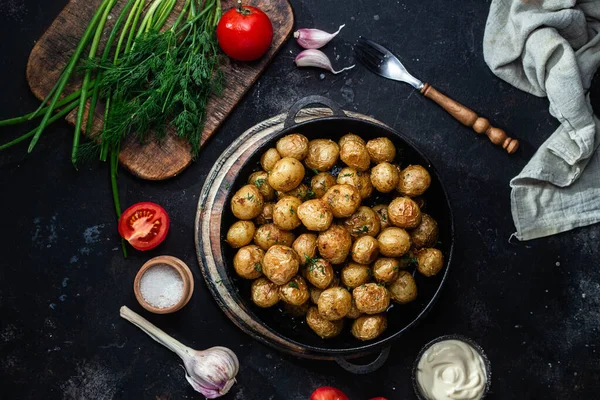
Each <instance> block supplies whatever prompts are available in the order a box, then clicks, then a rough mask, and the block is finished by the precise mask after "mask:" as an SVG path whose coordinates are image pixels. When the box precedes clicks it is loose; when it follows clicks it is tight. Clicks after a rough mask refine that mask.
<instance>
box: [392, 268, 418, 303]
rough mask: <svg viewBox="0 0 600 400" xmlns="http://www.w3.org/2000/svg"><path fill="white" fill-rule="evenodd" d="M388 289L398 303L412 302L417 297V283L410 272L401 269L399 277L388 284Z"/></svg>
mask: <svg viewBox="0 0 600 400" xmlns="http://www.w3.org/2000/svg"><path fill="white" fill-rule="evenodd" d="M388 291H389V292H390V297H391V298H392V300H393V301H395V302H396V303H400V304H406V303H410V302H411V301H413V300H414V299H416V298H417V283H416V282H415V278H413V276H412V275H411V274H410V272H408V271H400V272H399V274H398V278H397V279H396V280H394V281H393V282H392V283H390V284H389V285H388Z"/></svg>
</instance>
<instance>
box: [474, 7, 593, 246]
mask: <svg viewBox="0 0 600 400" xmlns="http://www.w3.org/2000/svg"><path fill="white" fill-rule="evenodd" d="M483 53H484V57H485V61H486V63H487V64H488V66H489V67H490V68H491V70H492V72H493V73H494V74H496V75H497V76H498V77H500V78H501V79H503V80H505V81H506V82H508V83H510V84H512V85H514V86H516V87H517V88H519V89H521V90H524V91H526V92H529V93H531V94H534V95H536V96H540V97H543V96H547V97H548V100H549V101H550V114H552V115H553V116H554V117H556V118H557V119H558V120H559V121H560V122H561V126H560V127H559V128H558V129H557V130H556V131H555V132H554V133H553V134H552V135H551V136H550V137H549V138H548V140H546V142H545V143H544V144H542V146H541V147H540V148H539V150H538V151H537V152H536V153H535V155H534V156H533V157H532V159H531V161H530V162H529V163H528V164H527V165H526V166H525V168H524V169H523V171H521V173H520V174H519V175H517V176H516V177H515V178H514V179H513V180H512V181H511V183H510V184H511V187H512V196H511V201H512V214H513V219H514V222H515V226H516V228H517V232H516V237H517V238H518V239H519V240H529V239H534V238H538V237H542V236H548V235H553V234H555V233H559V232H564V231H567V230H569V229H573V228H576V227H579V226H585V225H590V224H593V223H596V222H600V151H596V149H597V147H598V145H599V144H600V129H599V128H600V120H598V119H597V118H595V116H594V114H593V112H592V109H591V106H590V104H589V99H588V98H587V96H586V92H587V90H588V89H589V86H590V82H591V79H592V76H593V74H594V72H595V71H596V69H597V68H598V66H599V65H600V1H598V0H581V1H576V0H492V4H491V7H490V13H489V16H488V20H487V24H486V28H485V35H484V38H483ZM523 111H524V112H526V110H523ZM521 134H523V135H525V134H526V132H521Z"/></svg>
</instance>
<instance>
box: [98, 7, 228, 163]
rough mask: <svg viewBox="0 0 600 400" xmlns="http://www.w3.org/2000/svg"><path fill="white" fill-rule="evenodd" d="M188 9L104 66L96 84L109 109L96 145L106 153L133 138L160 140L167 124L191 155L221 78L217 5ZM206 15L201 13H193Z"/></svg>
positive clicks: (218, 89) (200, 134)
mask: <svg viewBox="0 0 600 400" xmlns="http://www.w3.org/2000/svg"><path fill="white" fill-rule="evenodd" d="M192 2H196V3H198V4H197V6H196V7H190V11H189V16H188V20H187V21H186V22H183V23H182V24H181V25H180V26H176V27H172V28H171V29H168V30H166V31H163V32H159V31H152V30H149V31H148V32H146V33H144V34H142V35H140V36H139V37H138V38H136V40H135V41H134V44H133V46H132V48H131V51H130V52H128V53H126V54H124V55H123V56H122V57H121V59H120V61H119V63H117V64H114V65H110V66H107V67H106V68H105V69H104V71H103V75H102V80H101V81H100V90H101V93H102V95H103V96H104V97H107V98H110V100H111V102H110V108H109V112H108V115H107V118H106V121H105V125H104V128H103V130H102V133H101V136H100V139H101V140H100V141H101V142H102V143H103V144H104V145H105V146H109V147H111V148H114V147H116V146H117V145H118V144H119V143H121V141H122V140H124V139H125V138H127V137H129V136H134V137H135V138H136V139H137V140H138V141H140V142H145V141H147V140H149V139H155V140H158V141H160V140H162V139H163V138H164V137H165V135H166V131H167V130H166V128H167V126H168V124H171V125H172V126H173V127H174V128H175V130H176V132H177V136H179V137H181V138H183V139H185V140H187V141H188V142H189V143H190V145H191V152H192V154H193V155H194V156H195V155H196V154H198V152H199V150H200V139H201V137H202V130H203V128H204V121H205V119H206V111H205V109H206V105H207V103H208V100H209V98H210V96H211V95H212V94H213V93H215V94H217V95H220V94H221V92H222V89H223V73H222V71H220V70H219V64H220V57H219V50H218V43H217V40H216V35H215V24H216V22H215V21H218V17H217V16H216V15H215V13H220V6H219V1H218V0H207V1H206V2H202V3H200V2H198V0H192ZM203 7H204V10H206V7H209V11H210V12H203V13H200V12H198V11H196V10H203Z"/></svg>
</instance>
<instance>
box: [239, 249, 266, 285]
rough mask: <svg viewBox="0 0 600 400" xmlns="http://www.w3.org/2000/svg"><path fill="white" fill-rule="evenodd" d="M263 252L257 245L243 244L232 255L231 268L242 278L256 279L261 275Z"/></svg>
mask: <svg viewBox="0 0 600 400" xmlns="http://www.w3.org/2000/svg"><path fill="white" fill-rule="evenodd" d="M264 256H265V252H264V251H263V250H262V249H261V248H260V247H258V246H255V245H248V246H244V247H242V248H241V249H239V250H238V251H237V253H235V256H234V257H233V268H234V269H235V272H237V274H238V275H239V276H241V277H242V278H244V279H256V278H259V277H260V276H261V275H262V270H263V260H264Z"/></svg>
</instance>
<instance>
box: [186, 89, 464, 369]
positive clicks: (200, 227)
mask: <svg viewBox="0 0 600 400" xmlns="http://www.w3.org/2000/svg"><path fill="white" fill-rule="evenodd" d="M310 104H323V105H326V106H327V107H328V108H330V109H331V110H332V111H333V116H331V117H323V118H317V119H313V120H310V121H306V122H301V123H296V122H295V118H296V115H297V114H298V113H299V112H300V110H301V109H302V108H304V107H306V106H308V105H310ZM295 132H297V133H302V134H303V135H305V136H306V137H307V138H308V139H309V140H311V139H316V138H330V139H332V140H334V141H337V140H338V139H339V138H340V137H341V136H343V135H344V134H346V133H349V132H352V133H354V134H357V135H359V136H361V137H362V138H363V139H365V141H367V140H369V139H373V138H377V137H381V136H385V137H388V138H389V139H390V140H392V142H393V143H394V145H395V146H396V149H397V153H398V155H397V159H396V162H399V163H400V165H401V166H407V165H409V164H420V165H423V166H424V167H426V168H427V169H428V170H429V172H430V174H431V177H432V183H431V187H430V188H429V189H428V191H427V193H426V194H425V198H426V206H425V208H424V211H425V212H427V213H429V214H430V215H432V216H433V218H435V219H436V221H438V224H439V228H440V235H439V243H438V245H437V247H438V248H439V249H440V250H441V251H442V253H443V254H444V259H445V265H444V268H443V270H442V271H441V272H440V273H439V274H438V275H437V276H435V277H433V278H425V277H423V276H421V275H420V274H418V273H415V279H416V282H417V288H418V296H417V300H416V301H414V302H412V303H410V304H407V305H402V306H400V305H397V304H395V305H393V306H392V307H391V309H390V310H388V328H387V330H386V331H385V332H384V333H383V334H382V335H381V336H379V337H378V338H376V339H375V340H373V341H368V342H361V341H359V340H357V339H355V338H354V337H353V336H352V335H351V334H350V332H349V330H350V329H349V328H350V324H349V323H348V324H346V327H345V328H344V332H343V333H342V334H341V335H340V336H338V337H336V338H333V339H328V340H324V339H321V338H319V337H318V336H317V335H316V334H315V333H314V332H312V331H311V330H310V328H309V327H308V326H307V325H306V323H305V321H304V319H303V318H291V317H290V316H289V315H287V314H285V313H284V312H282V311H281V310H280V309H278V308H277V307H275V308H270V309H261V308H259V307H257V306H255V305H254V304H253V303H252V301H251V300H250V293H249V292H250V281H247V280H244V279H242V278H239V277H238V276H237V275H236V274H235V272H234V270H233V256H234V255H235V252H236V250H235V249H232V248H231V247H229V245H228V244H227V243H226V242H225V235H226V233H227V229H228V228H229V226H230V225H231V224H232V223H233V222H235V220H236V219H235V217H234V216H233V214H232V213H231V209H230V206H229V204H230V200H231V197H232V196H233V194H234V193H235V192H236V191H237V190H238V189H239V188H240V187H242V186H244V185H245V184H246V182H247V180H248V177H249V176H250V174H251V173H252V172H254V171H256V170H259V169H260V163H259V160H260V156H261V155H262V154H263V152H264V151H265V150H267V149H268V148H270V147H275V143H276V142H277V140H278V139H279V138H281V137H283V136H285V135H287V134H290V133H295ZM340 165H341V164H340ZM307 176H308V177H310V176H312V172H311V171H310V170H309V169H307ZM374 193H376V192H374ZM392 198H393V194H379V195H378V196H375V197H374V198H372V199H369V200H368V201H367V202H366V205H370V206H372V205H375V204H379V203H382V202H386V203H389V201H391V199H392ZM453 246H454V223H453V218H452V211H451V208H450V204H449V202H448V197H447V195H446V191H445V189H444V187H443V184H442V182H441V181H440V179H439V176H438V174H437V172H436V170H435V168H434V167H433V166H432V165H431V163H430V162H429V161H428V160H427V158H426V157H425V156H424V155H423V154H422V153H421V152H420V151H419V150H418V149H417V148H416V147H415V146H414V145H413V144H412V143H411V142H410V140H409V139H408V138H407V137H406V136H404V135H403V134H401V133H399V132H396V131H395V130H393V129H390V128H388V127H386V126H382V125H379V124H376V123H372V122H369V121H365V120H361V119H357V118H350V117H347V116H346V115H345V114H344V112H343V111H342V110H341V109H340V107H339V106H338V105H337V104H335V103H334V102H332V101H331V100H329V99H327V98H324V97H321V96H310V97H307V98H304V99H301V100H300V101H298V102H297V103H295V104H294V105H293V106H292V107H291V109H290V111H289V113H288V114H287V116H286V119H285V123H284V126H283V129H282V130H280V131H278V130H277V129H274V130H273V132H269V133H267V134H264V133H260V134H259V133H258V132H252V131H247V132H245V133H244V134H242V136H240V137H239V138H238V139H237V140H236V141H235V142H234V143H232V144H231V145H230V146H229V147H228V149H227V150H225V152H224V153H223V154H222V155H221V157H220V158H219V160H218V161H217V163H216V164H215V166H214V167H213V169H212V170H211V172H210V173H209V175H208V177H207V179H206V182H205V184H204V187H203V189H202V192H201V196H200V200H199V204H198V214H197V217H196V248H197V252H198V261H199V263H200V267H201V270H202V273H203V275H204V278H205V280H206V283H207V285H208V287H209V289H210V290H211V292H212V294H213V296H214V298H215V300H216V301H217V303H218V304H219V306H220V307H221V308H222V309H223V311H224V312H225V313H226V314H227V315H228V317H229V318H230V319H231V320H232V321H233V322H234V323H236V325H238V326H239V327H240V328H241V329H242V330H244V331H245V332H246V333H248V334H250V335H251V336H252V337H254V338H256V339H258V340H260V341H262V342H263V343H266V344H268V345H270V346H272V347H275V348H276V349H278V350H281V351H284V352H287V353H291V354H294V355H297V356H300V357H305V358H315V359H334V360H336V361H337V362H338V363H339V364H340V365H341V366H342V367H344V368H346V369H348V370H350V371H351V372H354V373H367V372H371V371H373V370H375V369H377V368H379V367H380V366H381V365H382V364H383V363H384V362H385V359H386V358H387V354H388V352H389V346H390V345H391V344H392V341H393V340H395V339H397V338H398V337H400V336H401V335H402V333H404V332H405V331H406V330H407V329H409V328H411V327H413V326H415V325H416V324H417V323H418V322H419V321H421V320H422V319H423V318H424V317H425V315H426V314H427V312H428V311H429V310H430V309H431V307H432V306H433V304H434V303H435V301H436V299H437V298H438V296H439V294H440V290H441V288H442V286H443V284H444V282H445V281H446V277H447V275H448V269H449V265H450V263H451V260H452V253H453ZM377 351H381V354H380V356H379V357H378V358H377V359H376V360H375V361H374V362H373V363H371V364H367V365H360V366H358V365H353V364H350V363H349V362H348V361H347V360H346V359H349V358H354V357H359V356H363V355H366V354H372V353H375V352H377Z"/></svg>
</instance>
